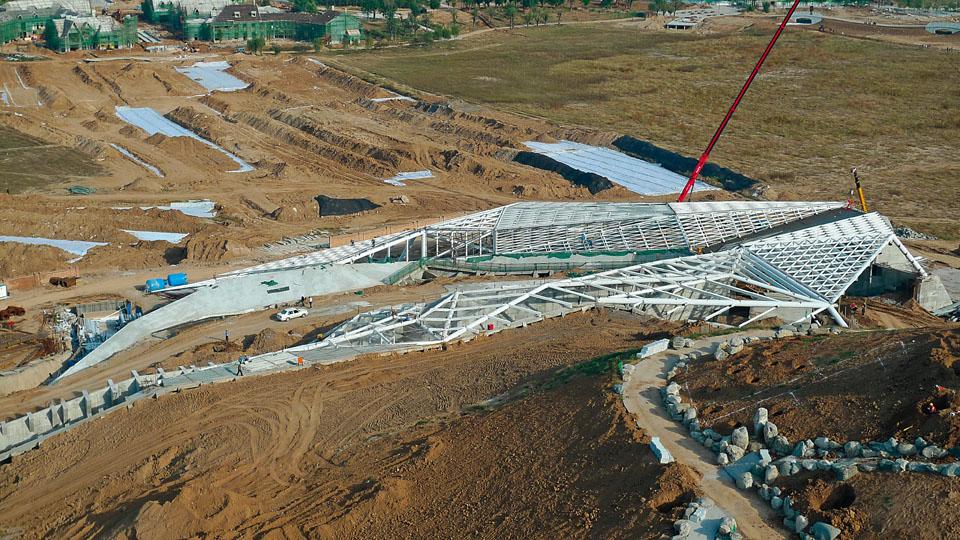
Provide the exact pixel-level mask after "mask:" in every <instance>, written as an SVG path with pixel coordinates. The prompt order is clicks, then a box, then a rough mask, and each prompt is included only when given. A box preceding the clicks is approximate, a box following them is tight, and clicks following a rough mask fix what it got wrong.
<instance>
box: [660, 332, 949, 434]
mask: <svg viewBox="0 0 960 540" xmlns="http://www.w3.org/2000/svg"><path fill="white" fill-rule="evenodd" d="M958 358H960V329H957V328H949V329H921V330H905V331H897V332H882V333H881V332H869V333H856V334H842V335H839V336H814V337H810V338H802V339H791V340H778V341H772V342H765V343H763V344H761V345H756V346H753V347H749V348H748V349H746V350H744V351H743V352H741V353H739V354H737V355H734V356H733V357H731V358H730V359H727V360H724V361H722V362H718V361H712V362H702V363H695V364H694V365H692V366H691V368H690V370H689V371H688V372H686V373H683V374H682V375H681V376H680V377H679V381H680V382H681V384H683V385H685V386H686V387H687V388H688V389H689V392H690V396H691V397H692V400H693V402H694V403H696V404H697V406H698V408H699V410H700V412H701V414H700V418H701V420H702V422H703V423H704V426H712V427H713V428H714V429H717V430H719V431H721V432H723V433H729V432H730V431H732V429H733V428H734V426H735V425H737V424H738V423H740V424H742V425H748V424H749V423H750V419H751V418H752V415H753V412H754V411H755V410H756V407H758V406H760V405H762V406H763V407H766V408H767V409H768V410H769V412H770V419H771V420H772V421H773V422H774V423H775V424H777V427H778V428H779V429H780V432H781V433H783V434H784V435H786V436H787V438H788V439H790V440H792V441H796V440H798V439H813V438H815V437H817V436H828V437H830V438H831V439H834V440H837V441H848V440H864V441H865V440H885V439H887V438H888V437H891V436H896V437H898V438H900V439H902V440H912V439H914V438H916V437H923V438H924V439H926V440H927V441H930V442H934V443H936V444H939V445H941V446H945V447H951V446H956V445H958V444H960V416H954V415H952V414H951V413H952V412H954V411H957V410H960V407H958V405H960V399H958V398H957V397H956V394H957V392H958V391H960V369H958V368H960V362H957V359H958ZM938 386H940V387H941V388H942V390H940V389H938V388H937V387H938ZM931 401H933V402H934V403H935V404H937V405H938V411H937V413H936V414H925V413H923V412H922V410H921V407H922V406H923V405H924V404H925V403H928V402H931Z"/></svg>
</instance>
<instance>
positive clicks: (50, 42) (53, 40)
mask: <svg viewBox="0 0 960 540" xmlns="http://www.w3.org/2000/svg"><path fill="white" fill-rule="evenodd" d="M43 40H44V41H45V42H46V43H47V48H48V49H53V50H56V51H58V50H60V36H59V35H58V34H57V25H55V24H53V19H50V20H48V21H47V24H46V26H44V28H43Z"/></svg>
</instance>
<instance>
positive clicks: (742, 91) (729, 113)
mask: <svg viewBox="0 0 960 540" xmlns="http://www.w3.org/2000/svg"><path fill="white" fill-rule="evenodd" d="M799 4H800V0H793V5H792V6H790V11H788V12H787V16H786V17H784V18H783V21H781V22H780V26H779V27H777V31H776V32H775V33H774V34H773V39H771V40H770V43H769V44H768V45H767V48H766V49H765V50H764V51H763V54H762V55H760V60H757V65H756V66H754V67H753V71H752V72H751V73H750V76H749V77H747V82H745V83H743V88H741V89H740V93H739V94H737V98H736V99H734V100H733V105H731V106H730V110H729V111H727V115H726V116H725V117H723V122H720V127H718V128H717V132H716V133H714V134H713V138H712V139H710V144H708V145H707V149H706V150H704V151H703V154H702V155H701V156H700V161H698V162H697V166H696V167H694V169H693V174H691V175H690V179H689V180H687V185H686V186H684V187H683V192H682V193H680V198H679V199H677V202H683V201H685V200H686V199H687V196H688V195H690V191H691V190H693V185H694V184H695V183H696V181H697V177H698V176H700V171H701V170H703V166H704V165H706V164H707V159H708V158H709V157H710V151H711V150H713V145H715V144H717V140H718V139H720V134H722V133H723V130H724V129H725V128H726V127H727V123H728V122H730V117H732V116H733V113H734V112H736V110H737V106H738V105H740V100H741V99H743V96H744V94H746V93H747V89H748V88H750V85H751V84H752V83H753V79H754V78H756V76H757V73H759V72H760V67H761V66H762V65H763V63H764V62H765V61H766V59H767V55H769V54H770V51H771V50H773V46H774V45H776V43H777V40H778V39H780V34H782V33H783V29H784V28H786V26H787V23H788V22H790V17H793V12H794V11H796V10H797V6H798V5H799Z"/></svg>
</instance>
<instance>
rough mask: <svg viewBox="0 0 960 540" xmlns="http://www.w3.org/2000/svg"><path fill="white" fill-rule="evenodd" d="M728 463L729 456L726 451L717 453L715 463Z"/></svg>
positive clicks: (724, 465) (723, 465)
mask: <svg viewBox="0 0 960 540" xmlns="http://www.w3.org/2000/svg"><path fill="white" fill-rule="evenodd" d="M729 464H730V456H728V455H727V453H726V452H720V453H719V454H717V465H720V466H721V467H726V466H727V465H729Z"/></svg>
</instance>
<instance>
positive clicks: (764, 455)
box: [757, 448, 773, 467]
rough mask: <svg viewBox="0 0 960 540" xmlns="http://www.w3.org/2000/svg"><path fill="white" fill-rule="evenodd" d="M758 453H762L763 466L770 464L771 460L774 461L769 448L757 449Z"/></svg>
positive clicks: (761, 463) (761, 461)
mask: <svg viewBox="0 0 960 540" xmlns="http://www.w3.org/2000/svg"><path fill="white" fill-rule="evenodd" d="M757 453H758V454H760V465H761V466H763V467H766V466H767V465H769V464H770V462H771V461H773V458H772V457H771V456H770V451H769V450H767V449H766V448H761V449H760V450H758V451H757Z"/></svg>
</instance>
